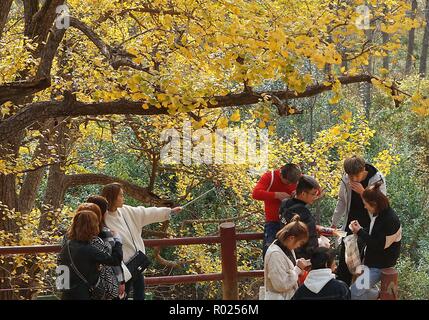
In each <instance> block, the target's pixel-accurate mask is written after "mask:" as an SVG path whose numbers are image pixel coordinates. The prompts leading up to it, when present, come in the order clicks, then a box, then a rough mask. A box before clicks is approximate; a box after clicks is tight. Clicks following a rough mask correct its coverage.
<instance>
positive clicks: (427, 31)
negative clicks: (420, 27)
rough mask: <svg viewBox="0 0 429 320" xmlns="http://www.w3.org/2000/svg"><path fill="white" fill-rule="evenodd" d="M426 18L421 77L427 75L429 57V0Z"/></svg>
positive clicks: (421, 56) (421, 57) (427, 1)
mask: <svg viewBox="0 0 429 320" xmlns="http://www.w3.org/2000/svg"><path fill="white" fill-rule="evenodd" d="M425 20H426V26H425V31H424V34H423V42H422V53H421V55H420V68H419V74H420V77H422V78H424V77H426V63H427V58H428V44H429V0H426V6H425Z"/></svg>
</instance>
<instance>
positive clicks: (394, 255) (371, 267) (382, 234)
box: [349, 182, 402, 300]
mask: <svg viewBox="0 0 429 320" xmlns="http://www.w3.org/2000/svg"><path fill="white" fill-rule="evenodd" d="M380 187H381V184H380V183H378V182H377V183H376V184H374V185H372V186H369V187H367V188H366V189H365V191H364V192H363V193H362V200H363V203H364V205H365V208H366V209H367V210H368V213H369V218H370V225H369V230H366V229H365V228H363V227H362V226H361V225H360V224H359V222H358V221H357V220H355V221H352V222H351V223H350V225H349V228H350V230H352V232H353V233H354V234H356V235H357V236H358V237H359V239H360V240H361V241H362V242H363V243H364V244H365V248H364V252H363V260H362V261H363V265H364V268H363V273H362V274H361V275H360V276H359V277H358V278H357V279H356V282H355V283H354V284H353V285H352V286H351V288H350V289H351V293H352V300H376V299H378V297H379V291H378V289H377V288H376V287H375V285H376V284H377V283H378V282H379V281H380V280H381V270H382V269H384V268H391V267H394V266H395V264H396V261H397V260H398V258H399V254H400V250H401V238H402V228H401V223H400V221H399V218H398V216H397V215H396V213H395V211H394V210H393V209H392V208H391V207H390V205H389V200H388V198H387V197H386V196H385V195H384V193H383V192H382V190H381V189H380Z"/></svg>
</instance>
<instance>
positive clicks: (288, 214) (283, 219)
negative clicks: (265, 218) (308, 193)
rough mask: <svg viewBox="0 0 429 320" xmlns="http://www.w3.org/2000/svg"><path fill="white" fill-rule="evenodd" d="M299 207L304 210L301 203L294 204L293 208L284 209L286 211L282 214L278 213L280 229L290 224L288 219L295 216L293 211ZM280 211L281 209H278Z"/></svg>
mask: <svg viewBox="0 0 429 320" xmlns="http://www.w3.org/2000/svg"><path fill="white" fill-rule="evenodd" d="M299 207H304V208H305V205H303V204H302V203H297V204H294V205H293V206H291V207H289V208H286V210H284V211H283V212H280V213H279V214H280V224H281V227H282V228H283V227H284V226H285V225H286V224H288V223H289V222H290V219H291V218H292V217H293V216H294V214H296V212H294V210H295V209H296V208H299ZM280 209H281V207H280Z"/></svg>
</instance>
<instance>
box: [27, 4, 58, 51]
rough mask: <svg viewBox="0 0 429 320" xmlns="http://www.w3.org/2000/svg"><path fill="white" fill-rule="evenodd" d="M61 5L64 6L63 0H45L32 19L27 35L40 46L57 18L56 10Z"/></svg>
mask: <svg viewBox="0 0 429 320" xmlns="http://www.w3.org/2000/svg"><path fill="white" fill-rule="evenodd" d="M62 4H64V0H46V1H45V2H44V4H43V6H42V7H41V8H40V10H39V11H37V13H36V14H34V16H33V17H32V19H31V25H30V30H29V35H30V37H31V38H32V39H34V40H36V41H37V43H39V44H42V43H43V41H45V40H46V37H47V36H48V33H49V30H50V29H51V27H52V25H53V23H54V21H55V19H56V17H57V8H58V6H60V5H62Z"/></svg>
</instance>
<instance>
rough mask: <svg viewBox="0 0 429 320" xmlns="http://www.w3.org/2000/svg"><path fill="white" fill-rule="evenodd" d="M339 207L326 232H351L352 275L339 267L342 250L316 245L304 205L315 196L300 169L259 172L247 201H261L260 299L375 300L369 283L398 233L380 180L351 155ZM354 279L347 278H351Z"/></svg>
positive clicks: (390, 261)
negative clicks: (354, 259) (354, 265)
mask: <svg viewBox="0 0 429 320" xmlns="http://www.w3.org/2000/svg"><path fill="white" fill-rule="evenodd" d="M344 171H345V174H344V176H343V177H342V179H341V185H340V189H339V196H338V203H337V206H336V208H335V211H334V214H333V216H332V225H331V228H334V229H337V228H338V226H339V224H340V222H341V220H342V219H343V224H342V226H341V228H340V230H342V231H345V232H346V233H347V236H349V235H352V234H353V235H355V236H354V237H355V240H356V247H357V250H356V251H358V253H357V256H358V257H357V259H359V261H360V263H361V265H362V267H361V268H358V270H359V272H356V270H355V269H353V270H352V271H353V274H352V273H351V271H350V266H349V265H348V264H347V263H346V245H345V241H344V240H343V241H342V242H341V244H340V247H339V256H338V268H337V266H336V251H335V250H334V249H333V248H330V247H326V246H323V245H321V243H322V242H321V241H320V239H318V237H319V235H318V232H317V228H316V220H315V216H314V215H313V214H312V212H311V211H310V208H309V205H311V204H313V202H314V201H316V200H317V199H318V198H320V197H321V195H322V193H323V192H322V190H321V188H320V186H319V184H318V182H317V181H316V179H314V178H313V177H311V176H308V175H304V174H302V173H301V170H300V168H299V166H297V165H294V164H286V165H285V166H283V167H282V168H280V169H278V170H273V171H271V172H267V173H265V174H264V175H263V176H262V177H261V179H260V180H259V182H258V183H257V185H256V187H255V188H254V190H253V195H252V196H253V198H254V199H256V200H262V201H264V203H265V227H264V250H263V257H264V275H265V277H264V288H263V295H264V299H267V300H271V299H285V300H286V299H294V300H302V299H310V300H311V299H335V300H339V299H341V300H342V299H345V300H347V299H356V300H359V299H360V300H364V299H365V300H366V299H368V300H375V299H378V298H379V290H378V289H377V287H376V284H377V283H378V282H379V281H380V279H381V273H382V269H385V268H390V267H394V266H395V264H396V261H397V259H398V258H399V253H400V246H401V237H402V228H401V224H400V221H399V218H398V216H397V215H396V213H395V212H394V210H393V209H392V208H391V207H390V204H389V199H388V198H387V196H386V183H385V179H384V177H383V175H382V174H381V173H380V172H379V171H378V170H377V169H376V168H375V167H374V166H372V165H371V164H368V163H366V162H365V160H364V159H363V158H361V157H358V156H353V157H350V158H347V159H345V161H344ZM353 280H354V281H353Z"/></svg>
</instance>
